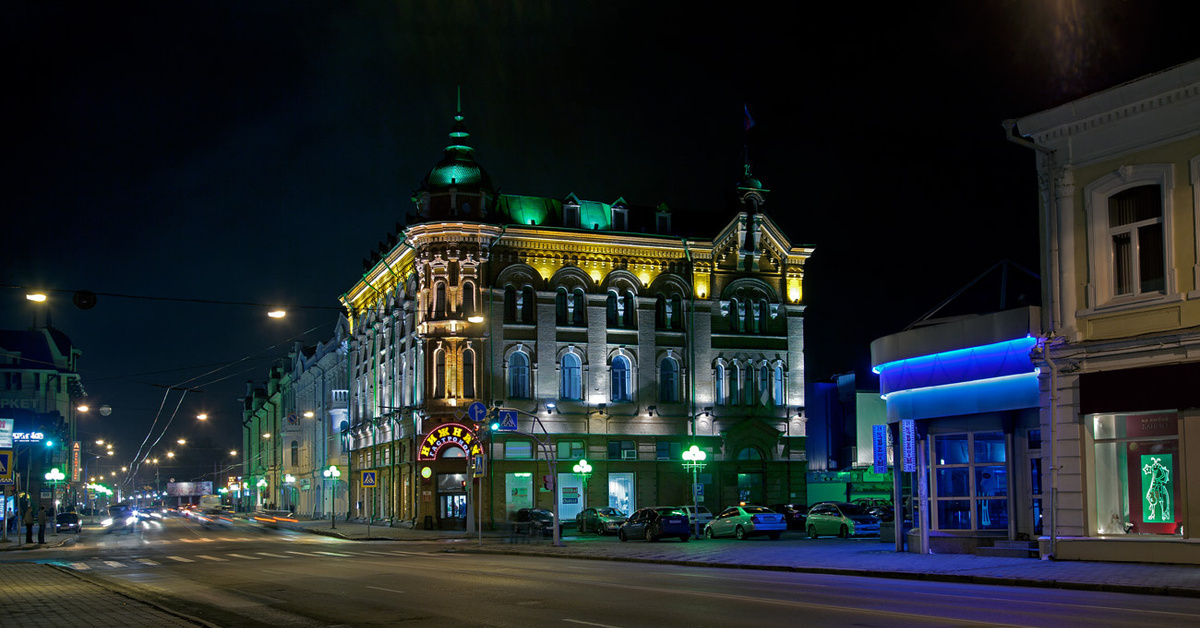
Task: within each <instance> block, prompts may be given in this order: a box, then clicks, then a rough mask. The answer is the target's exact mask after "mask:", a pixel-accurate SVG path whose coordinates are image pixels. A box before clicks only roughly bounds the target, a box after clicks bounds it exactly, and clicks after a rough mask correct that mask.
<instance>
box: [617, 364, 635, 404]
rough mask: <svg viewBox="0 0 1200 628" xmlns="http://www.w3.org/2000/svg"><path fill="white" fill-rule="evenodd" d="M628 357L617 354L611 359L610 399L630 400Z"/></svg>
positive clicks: (631, 397)
mask: <svg viewBox="0 0 1200 628" xmlns="http://www.w3.org/2000/svg"><path fill="white" fill-rule="evenodd" d="M629 375H630V368H629V359H628V358H626V357H625V356H622V355H619V356H617V357H615V358H613V361H612V401H614V402H617V401H632V400H633V395H632V392H631V390H630V388H631V386H630V378H629Z"/></svg>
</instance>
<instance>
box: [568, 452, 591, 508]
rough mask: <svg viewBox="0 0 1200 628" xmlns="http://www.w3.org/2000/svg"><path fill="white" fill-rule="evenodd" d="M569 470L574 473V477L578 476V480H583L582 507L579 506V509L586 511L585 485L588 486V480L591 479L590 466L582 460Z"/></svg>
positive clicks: (585, 460)
mask: <svg viewBox="0 0 1200 628" xmlns="http://www.w3.org/2000/svg"><path fill="white" fill-rule="evenodd" d="M571 470H572V471H574V472H575V475H577V476H579V479H581V480H583V505H582V506H581V508H582V509H584V510H586V509H587V494H588V492H587V485H588V478H590V477H592V465H590V464H588V461H587V459H586V458H584V459H581V460H580V461H579V464H577V465H575V466H574V467H573V468H572V469H571Z"/></svg>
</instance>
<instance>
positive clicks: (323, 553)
mask: <svg viewBox="0 0 1200 628" xmlns="http://www.w3.org/2000/svg"><path fill="white" fill-rule="evenodd" d="M313 553H314V554H321V555H324V556H343V557H345V556H349V555H350V554H339V553H337V552H313Z"/></svg>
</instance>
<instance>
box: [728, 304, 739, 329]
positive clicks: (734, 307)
mask: <svg viewBox="0 0 1200 628" xmlns="http://www.w3.org/2000/svg"><path fill="white" fill-rule="evenodd" d="M739 305H740V304H739V303H738V300H737V299H730V300H729V331H742V317H741V315H740V312H741V309H740V308H739V307H738V306H739Z"/></svg>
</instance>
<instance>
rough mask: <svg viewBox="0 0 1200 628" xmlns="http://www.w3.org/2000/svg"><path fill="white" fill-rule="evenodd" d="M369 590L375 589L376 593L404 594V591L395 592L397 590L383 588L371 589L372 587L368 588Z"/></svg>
mask: <svg viewBox="0 0 1200 628" xmlns="http://www.w3.org/2000/svg"><path fill="white" fill-rule="evenodd" d="M367 588H368V589H375V590H376V591H387V592H388V593H404V591H397V590H395V589H385V588H383V587H371V586H368V587H367Z"/></svg>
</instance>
